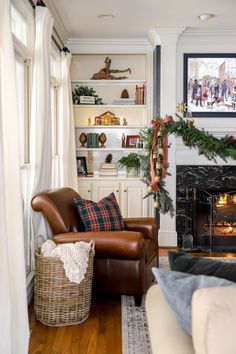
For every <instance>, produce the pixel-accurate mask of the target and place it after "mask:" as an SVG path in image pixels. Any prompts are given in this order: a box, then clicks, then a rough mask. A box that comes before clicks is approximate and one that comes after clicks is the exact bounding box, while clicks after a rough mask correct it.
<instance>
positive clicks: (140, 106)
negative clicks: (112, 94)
mask: <svg viewBox="0 0 236 354" xmlns="http://www.w3.org/2000/svg"><path fill="white" fill-rule="evenodd" d="M73 107H74V108H95V107H96V108H103V107H106V108H146V107H147V106H146V105H145V104H74V105H73Z"/></svg>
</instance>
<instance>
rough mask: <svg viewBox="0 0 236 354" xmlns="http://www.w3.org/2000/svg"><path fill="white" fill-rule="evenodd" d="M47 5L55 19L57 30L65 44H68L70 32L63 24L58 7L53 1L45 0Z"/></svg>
mask: <svg viewBox="0 0 236 354" xmlns="http://www.w3.org/2000/svg"><path fill="white" fill-rule="evenodd" d="M44 2H45V4H46V5H47V7H48V8H49V10H50V12H51V15H52V17H53V19H54V27H55V28H56V30H57V32H58V34H59V36H60V37H61V39H62V41H63V43H66V42H67V40H68V37H69V35H68V32H67V30H66V28H65V26H64V24H63V21H62V19H61V17H60V15H59V13H58V11H57V9H56V6H55V5H54V3H53V1H52V0H44Z"/></svg>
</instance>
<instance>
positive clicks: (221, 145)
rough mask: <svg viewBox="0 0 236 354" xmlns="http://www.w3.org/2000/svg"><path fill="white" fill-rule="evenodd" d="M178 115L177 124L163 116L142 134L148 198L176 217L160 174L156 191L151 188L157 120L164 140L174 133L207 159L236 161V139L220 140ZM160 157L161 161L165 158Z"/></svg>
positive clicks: (144, 176)
mask: <svg viewBox="0 0 236 354" xmlns="http://www.w3.org/2000/svg"><path fill="white" fill-rule="evenodd" d="M176 116H177V117H178V120H177V121H174V120H169V121H167V122H165V121H164V120H163V119H162V118H160V117H158V118H155V119H154V125H153V127H151V128H148V129H146V130H142V131H141V137H142V139H143V141H144V149H145V151H146V154H145V156H143V157H142V164H141V166H142V167H141V168H142V173H143V178H142V180H143V181H144V182H145V183H146V184H147V185H148V186H149V187H148V194H147V195H146V197H149V196H153V198H154V206H155V207H158V208H159V209H160V211H161V213H163V214H166V213H170V215H171V216H173V215H174V206H173V201H172V199H171V197H170V195H169V192H168V191H167V190H166V184H165V181H164V178H163V176H162V175H161V178H160V180H159V181H158V183H157V185H158V188H157V189H156V190H153V186H152V185H151V182H152V181H151V176H150V171H151V163H150V156H151V153H152V151H153V139H154V133H155V130H156V125H155V120H156V121H157V122H158V124H159V123H160V127H159V131H160V133H159V136H162V137H164V136H166V135H170V134H174V135H176V136H178V137H181V138H182V139H183V142H184V144H185V145H186V146H188V147H189V148H190V149H191V148H196V149H198V152H199V154H200V155H201V154H203V155H204V156H205V157H206V158H207V159H208V160H214V161H215V162H216V157H220V158H222V159H223V160H224V161H227V159H228V158H232V159H233V160H236V140H235V139H234V137H233V136H231V135H226V136H225V137H223V138H219V139H218V138H216V137H214V136H213V135H212V134H210V133H208V132H207V131H205V130H204V129H198V128H196V127H195V126H194V121H193V119H183V118H182V117H180V116H179V115H178V114H176ZM155 148H156V149H157V150H156V151H157V153H158V147H154V149H155ZM160 157H161V158H162V156H160ZM167 167H168V166H167ZM157 174H158V173H157ZM167 174H168V173H167Z"/></svg>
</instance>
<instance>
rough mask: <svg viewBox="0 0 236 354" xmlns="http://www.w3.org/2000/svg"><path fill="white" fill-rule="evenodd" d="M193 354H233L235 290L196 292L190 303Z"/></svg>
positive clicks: (234, 347)
mask: <svg viewBox="0 0 236 354" xmlns="http://www.w3.org/2000/svg"><path fill="white" fill-rule="evenodd" d="M192 318H193V319H192V333H193V345H194V349H195V351H194V352H195V354H223V353H224V354H236V345H235V323H236V287H235V286H234V287H231V286H229V287H228V286H227V287H224V288H222V287H220V288H218V287H216V288H209V289H200V290H197V291H195V293H194V294H193V299H192Z"/></svg>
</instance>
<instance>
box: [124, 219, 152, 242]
mask: <svg viewBox="0 0 236 354" xmlns="http://www.w3.org/2000/svg"><path fill="white" fill-rule="evenodd" d="M123 221H124V224H125V229H126V230H127V231H136V232H141V233H142V234H143V237H144V238H146V239H151V240H154V241H156V242H157V240H158V228H159V225H158V224H157V220H156V219H155V218H127V219H125V218H124V219H123Z"/></svg>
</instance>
